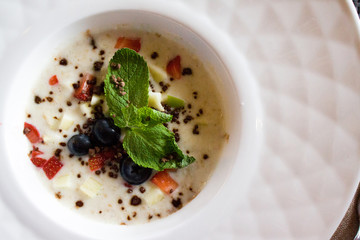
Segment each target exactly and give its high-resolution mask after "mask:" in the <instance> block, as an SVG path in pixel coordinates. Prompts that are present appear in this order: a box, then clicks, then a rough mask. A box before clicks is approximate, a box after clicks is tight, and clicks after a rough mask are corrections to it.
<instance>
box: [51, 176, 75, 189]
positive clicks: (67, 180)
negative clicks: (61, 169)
mask: <svg viewBox="0 0 360 240" xmlns="http://www.w3.org/2000/svg"><path fill="white" fill-rule="evenodd" d="M71 182H72V181H71V176H70V175H69V174H66V175H63V176H59V177H57V178H55V179H54V181H53V184H54V187H55V188H70V187H71V185H72V184H71Z"/></svg>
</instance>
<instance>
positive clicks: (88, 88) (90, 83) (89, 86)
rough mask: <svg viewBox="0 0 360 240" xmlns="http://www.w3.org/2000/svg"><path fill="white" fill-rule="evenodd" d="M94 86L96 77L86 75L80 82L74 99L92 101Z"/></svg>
mask: <svg viewBox="0 0 360 240" xmlns="http://www.w3.org/2000/svg"><path fill="white" fill-rule="evenodd" d="M94 86H95V81H94V76H93V75H91V74H89V73H85V74H84V76H83V77H82V78H81V80H80V84H79V86H78V88H77V89H76V90H75V93H74V97H76V98H77V99H80V100H82V101H90V100H91V97H92V94H93V88H94Z"/></svg>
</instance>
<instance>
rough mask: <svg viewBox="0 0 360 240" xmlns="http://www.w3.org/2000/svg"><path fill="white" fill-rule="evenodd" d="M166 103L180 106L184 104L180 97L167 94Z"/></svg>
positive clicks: (171, 105)
mask: <svg viewBox="0 0 360 240" xmlns="http://www.w3.org/2000/svg"><path fill="white" fill-rule="evenodd" d="M166 104H167V105H169V106H170V107H174V108H180V107H184V106H185V101H184V100H182V99H180V98H177V97H174V96H170V95H168V97H167V99H166Z"/></svg>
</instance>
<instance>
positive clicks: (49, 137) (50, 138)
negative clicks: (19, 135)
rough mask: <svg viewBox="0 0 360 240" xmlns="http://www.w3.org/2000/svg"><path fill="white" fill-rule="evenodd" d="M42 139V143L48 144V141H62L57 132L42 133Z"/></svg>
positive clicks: (57, 142)
mask: <svg viewBox="0 0 360 240" xmlns="http://www.w3.org/2000/svg"><path fill="white" fill-rule="evenodd" d="M42 139H43V141H44V143H46V144H49V143H53V144H54V143H56V144H59V142H61V141H63V137H62V136H61V135H59V134H56V133H55V134H51V135H43V136H42Z"/></svg>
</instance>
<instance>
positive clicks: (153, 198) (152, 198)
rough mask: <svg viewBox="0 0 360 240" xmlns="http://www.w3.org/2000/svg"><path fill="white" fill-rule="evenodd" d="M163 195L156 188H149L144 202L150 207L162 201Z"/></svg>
mask: <svg viewBox="0 0 360 240" xmlns="http://www.w3.org/2000/svg"><path fill="white" fill-rule="evenodd" d="M164 197H165V196H164V193H163V191H161V190H160V188H158V187H152V186H151V187H149V188H148V189H147V191H146V195H145V201H146V203H147V204H148V205H150V206H152V205H155V204H157V203H158V202H160V201H161V200H163V199H164Z"/></svg>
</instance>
